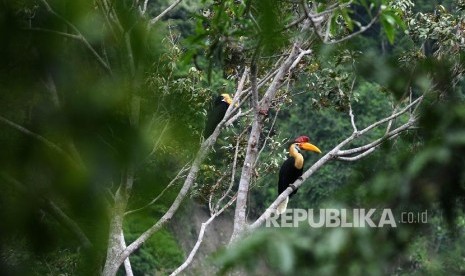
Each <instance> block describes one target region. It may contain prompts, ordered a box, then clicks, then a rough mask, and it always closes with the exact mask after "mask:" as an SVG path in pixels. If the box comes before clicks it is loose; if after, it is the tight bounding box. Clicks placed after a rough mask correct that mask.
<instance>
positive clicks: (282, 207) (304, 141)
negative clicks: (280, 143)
mask: <svg viewBox="0 0 465 276" xmlns="http://www.w3.org/2000/svg"><path fill="white" fill-rule="evenodd" d="M301 150H306V151H313V152H317V153H321V151H320V149H319V148H317V147H316V146H315V145H312V144H310V139H309V138H308V137H307V136H299V137H297V138H296V139H295V140H294V142H292V144H291V146H290V147H289V158H287V160H286V161H284V163H283V165H282V166H281V169H280V170H279V182H278V195H280V194H281V193H282V192H284V190H286V189H287V187H289V185H291V184H292V183H294V182H295V181H296V180H297V179H298V178H299V177H301V176H302V173H303V168H304V157H303V156H302V154H301V153H300V151H301ZM296 192H297V188H296V189H295V190H294V191H293V192H292V193H291V194H290V195H289V196H288V197H287V198H286V199H285V200H284V201H283V202H281V204H279V206H278V208H277V210H276V211H277V213H278V214H282V213H284V212H285V211H286V207H287V203H288V202H289V197H291V196H293V195H294V194H295V193H296Z"/></svg>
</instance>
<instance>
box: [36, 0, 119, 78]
mask: <svg viewBox="0 0 465 276" xmlns="http://www.w3.org/2000/svg"><path fill="white" fill-rule="evenodd" d="M40 1H41V2H42V3H43V4H44V6H45V8H46V9H47V11H48V12H49V13H51V14H53V15H54V16H56V17H57V18H59V19H60V20H61V21H63V22H65V23H66V25H68V26H69V27H70V28H71V29H72V30H73V31H74V32H75V33H76V34H75V35H69V37H72V38H75V39H78V40H80V41H81V42H82V43H83V44H84V45H85V46H86V47H87V48H88V49H89V50H90V51H91V53H92V54H93V55H94V56H95V58H97V61H98V62H99V63H100V64H101V65H102V66H103V68H105V69H106V70H107V71H108V73H110V74H111V68H110V66H109V65H108V64H107V63H106V62H105V61H104V60H103V58H102V57H101V56H100V55H99V53H97V51H96V50H95V49H94V47H92V45H90V43H89V41H87V39H86V38H85V37H84V36H83V35H82V33H81V32H80V31H79V29H78V28H77V27H76V26H75V25H74V24H73V23H71V22H70V21H68V20H67V19H66V18H64V17H63V16H61V15H59V14H58V13H57V12H55V10H53V9H52V7H51V6H50V5H49V3H48V2H47V1H46V0H40ZM51 32H53V31H51ZM54 33H59V34H60V35H64V34H63V33H60V32H54ZM74 36H75V37H74Z"/></svg>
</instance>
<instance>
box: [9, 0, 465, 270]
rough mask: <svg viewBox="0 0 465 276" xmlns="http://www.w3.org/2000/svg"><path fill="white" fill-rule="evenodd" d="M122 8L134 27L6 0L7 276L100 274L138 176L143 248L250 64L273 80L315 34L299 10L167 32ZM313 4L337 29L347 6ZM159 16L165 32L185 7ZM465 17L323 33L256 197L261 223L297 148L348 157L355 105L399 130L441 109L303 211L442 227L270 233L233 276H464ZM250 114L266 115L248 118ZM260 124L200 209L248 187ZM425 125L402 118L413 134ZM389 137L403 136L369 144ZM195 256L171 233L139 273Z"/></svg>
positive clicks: (310, 194) (212, 181) (403, 13)
mask: <svg viewBox="0 0 465 276" xmlns="http://www.w3.org/2000/svg"><path fill="white" fill-rule="evenodd" d="M110 2H112V3H113V4H114V7H112V11H114V14H106V13H104V12H102V9H103V8H102V5H104V2H103V1H58V0H55V1H48V2H45V1H42V0H40V1H34V0H25V1H1V2H0V57H1V63H0V110H1V111H0V126H1V128H0V145H2V149H1V151H0V187H1V188H2V193H1V195H0V221H1V227H0V271H2V273H3V272H5V273H6V274H12V275H24V274H33V275H76V274H78V275H96V274H98V273H99V272H100V271H101V269H102V266H103V263H104V262H105V255H106V250H107V240H108V228H109V223H110V221H111V217H110V214H111V212H110V211H109V209H111V208H109V207H110V206H111V205H112V203H113V201H114V195H115V194H117V190H118V187H119V185H120V183H122V182H124V179H125V177H127V175H129V174H130V171H131V169H134V174H135V178H134V186H133V189H132V194H131V197H130V200H129V202H128V211H130V210H136V209H137V211H136V212H134V213H131V214H127V215H126V217H125V220H124V233H125V236H126V243H127V244H129V243H131V242H132V241H134V240H136V239H137V237H138V236H139V235H140V234H141V233H143V232H144V231H145V230H146V229H147V228H149V227H150V226H151V225H153V223H154V221H156V220H157V219H159V218H160V217H162V216H163V214H164V213H165V212H166V210H167V209H168V207H169V206H170V204H171V202H172V201H173V199H174V198H175V197H176V195H177V193H178V191H179V185H177V184H179V183H180V182H181V179H182V177H185V175H182V177H181V179H177V180H176V181H174V182H173V183H172V184H173V185H172V186H173V187H172V188H171V189H168V190H167V192H166V193H164V194H163V197H161V198H160V200H158V201H157V202H156V203H155V204H153V205H151V206H148V207H144V206H146V204H147V203H148V202H150V201H151V200H153V199H154V198H155V197H156V196H157V195H159V194H160V193H161V192H162V191H164V189H165V188H166V187H167V185H169V183H170V181H172V180H173V178H174V177H175V176H176V174H177V172H178V171H179V170H180V169H181V168H182V167H183V166H184V165H185V164H187V163H189V162H190V161H191V160H192V158H193V156H194V154H195V152H196V150H197V149H198V147H199V144H200V142H201V141H202V140H203V139H204V138H206V137H202V130H203V127H204V121H205V116H206V114H207V110H208V109H209V108H210V102H211V100H212V99H213V98H214V97H215V96H217V94H219V93H223V92H228V93H230V91H234V90H235V88H236V87H235V85H236V82H237V81H238V79H239V77H240V76H241V74H242V72H243V70H244V66H250V63H252V62H253V61H256V60H255V59H256V57H257V56H258V57H260V58H259V59H258V60H259V61H258V62H257V63H256V65H257V67H258V71H259V74H264V72H266V71H267V70H268V69H269V68H272V67H273V66H274V63H275V62H276V60H277V58H279V57H280V56H281V55H282V53H283V51H284V50H285V48H286V47H287V46H288V45H289V43H290V41H293V39H295V37H296V36H298V32H296V31H295V30H293V29H292V28H288V27H287V25H288V24H291V23H292V22H293V21H294V20H295V18H294V17H293V16H292V12H294V11H295V10H297V9H299V4H298V3H292V1H291V2H289V3H288V2H285V1H277V0H264V1H244V4H240V3H238V2H240V1H232V0H231V1H183V2H182V3H181V4H180V5H179V6H178V7H176V9H174V10H173V11H171V12H169V13H168V14H167V15H166V16H165V17H164V18H163V20H161V21H159V22H157V24H155V25H153V26H151V27H150V28H149V27H148V25H147V24H148V20H147V18H146V17H144V16H141V11H140V9H139V7H138V6H137V5H135V4H134V3H136V2H137V1H110ZM139 2H141V1H139ZM310 2H312V3H314V4H315V5H317V4H316V3H318V7H319V10H320V11H323V10H324V9H326V8H328V6H330V3H326V2H327V1H310ZM338 2H340V3H342V4H345V3H347V2H348V1H338ZM47 3H48V4H47ZM105 3H108V2H105ZM148 3H149V4H148V8H147V14H146V16H147V17H148V18H151V17H153V16H156V15H158V14H159V13H160V12H161V11H163V10H164V9H165V8H166V7H168V6H169V4H170V2H169V1H149V2H148ZM371 4H373V6H371ZM48 5H49V6H48ZM383 5H386V6H383ZM375 8H376V9H375ZM464 8H465V3H464V2H463V1H462V0H458V1H415V5H414V3H413V2H412V1H409V0H398V1H354V5H352V6H349V7H344V8H340V9H336V11H335V12H334V16H333V17H332V18H331V20H330V23H329V25H328V32H329V33H330V34H331V37H332V38H334V39H336V38H338V37H343V36H344V35H349V34H350V33H352V32H356V31H359V30H361V26H362V25H367V24H368V23H369V22H370V21H371V20H372V19H373V18H375V19H378V20H377V23H376V24H374V25H373V26H371V28H370V29H369V30H368V31H367V32H365V33H363V34H360V35H359V36H356V37H354V38H353V39H352V40H349V41H343V42H342V43H339V44H337V45H325V43H322V41H321V37H318V35H316V34H315V33H312V34H310V35H309V36H310V38H309V40H311V41H312V49H311V50H312V51H313V52H312V54H311V55H308V56H306V57H304V59H303V60H302V61H301V63H300V64H299V66H298V68H297V69H296V70H295V71H296V72H295V74H289V78H288V79H287V80H285V85H283V86H282V87H281V89H280V90H279V92H278V95H277V97H276V99H275V100H274V101H273V103H272V108H271V111H270V113H269V114H268V117H267V118H266V119H265V124H264V125H265V126H264V132H263V135H262V139H261V140H260V141H259V143H258V144H259V146H260V148H261V147H263V151H262V152H261V155H260V157H259V161H258V163H257V167H256V170H255V171H254V176H253V181H252V189H251V191H250V193H249V194H250V200H249V203H248V205H249V208H250V209H249V210H250V211H249V213H248V216H249V219H254V218H256V217H258V216H259V215H261V214H262V213H263V212H264V211H265V210H266V208H267V207H268V206H269V204H270V203H271V202H273V201H274V200H275V198H276V196H277V175H278V170H279V166H280V165H281V163H282V162H283V160H284V159H285V158H286V155H287V150H288V142H289V141H290V140H292V139H294V138H295V137H296V136H299V135H308V136H310V139H311V141H312V142H313V143H314V144H316V145H317V146H318V147H319V148H320V149H321V150H322V151H323V152H327V151H329V150H330V149H331V148H332V147H334V146H335V145H336V144H337V143H339V142H340V141H341V140H343V139H344V138H346V137H347V136H348V135H350V134H351V132H352V126H351V122H350V117H349V116H348V112H349V103H350V104H351V106H352V108H353V113H354V114H355V122H356V124H357V126H358V127H359V128H362V127H365V126H367V125H369V124H372V123H373V122H375V121H376V120H378V119H380V118H383V117H385V116H387V115H389V114H390V113H391V111H392V107H393V106H396V105H398V104H400V103H401V102H402V101H405V99H406V98H408V97H406V95H408V94H409V93H411V95H412V96H418V95H420V94H422V93H424V92H428V93H427V97H426V99H425V100H424V104H423V106H422V108H421V110H420V120H419V125H418V129H415V130H410V131H408V132H406V133H403V134H402V135H401V136H400V137H398V139H396V140H392V141H386V143H385V144H383V146H382V147H380V148H379V149H378V150H377V151H376V152H375V153H373V154H372V155H371V156H370V157H367V159H365V160H364V161H362V162H360V163H347V162H342V161H336V160H334V161H331V162H330V163H328V164H327V165H325V166H323V167H322V168H321V169H320V170H318V171H317V172H316V173H315V174H314V175H312V177H311V178H310V179H308V180H307V181H306V182H305V184H304V185H303V186H302V187H301V188H300V190H299V191H298V193H297V194H296V196H294V197H293V198H292V199H291V201H290V205H289V206H290V207H294V208H315V209H317V208H348V209H351V208H391V209H393V210H394V212H395V214H396V215H399V214H400V213H402V212H405V211H408V212H424V211H427V212H428V223H427V224H419V223H416V224H399V227H398V228H379V229H370V228H349V229H344V228H331V229H327V228H320V229H318V228H316V229H315V228H309V227H299V228H296V229H262V230H259V231H257V232H256V233H253V234H251V235H250V236H249V237H247V238H245V239H244V240H243V241H242V242H240V243H238V244H237V245H235V246H234V247H230V248H228V249H227V250H225V251H223V252H221V253H220V254H219V255H218V257H217V259H216V260H217V264H218V267H219V268H220V269H222V270H223V271H227V270H228V269H232V268H235V267H238V266H241V265H245V266H246V268H247V269H250V271H251V273H254V272H255V273H260V274H264V273H265V272H268V273H270V274H280V275H281V274H284V275H305V274H308V273H314V274H318V275H322V274H323V275H334V274H350V275H360V274H370V275H373V274H374V275H378V274H386V273H390V274H402V275H407V274H408V275H410V274H418V275H422V274H434V275H436V274H452V275H455V274H463V273H464V271H465V267H464V266H463V265H462V264H460V263H463V258H464V256H465V249H463V248H462V246H460V245H461V244H463V242H464V241H465V215H464V213H463V211H462V210H463V207H464V206H463V199H464V196H465V188H464V185H465V184H464V183H465V174H464V172H465V167H464V166H465V162H464V161H465V160H464V156H465V152H464V151H465V129H464V126H465V113H464V112H465V108H464V100H465V98H464V97H465V93H464V88H465V81H464V78H463V76H464V72H465V71H464V70H465V68H464V64H465V53H464V50H465V41H464V37H465V27H464V26H465V25H464V24H465V17H464ZM375 10H379V11H380V13H379V15H376V16H375V14H374V11H375ZM381 11H382V12H381ZM115 18H116V20H115ZM115 22H118V23H115ZM276 30H282V31H279V32H277V31H276ZM291 75H292V77H291ZM258 77H260V78H261V77H264V76H262V75H259V76H258ZM259 92H260V94H263V93H264V91H263V89H261V90H260V91H259ZM249 107H250V101H249V100H247V102H246V104H245V105H244V106H243V109H244V110H247V109H248V108H249ZM252 117H253V116H251V115H250V114H245V115H244V116H242V117H241V118H240V120H238V121H237V122H235V123H234V124H233V125H232V126H228V127H227V128H225V129H224V130H223V131H222V133H221V136H220V138H219V140H218V142H217V144H216V145H215V146H214V150H213V151H212V152H211V153H210V154H209V156H208V158H207V160H206V161H205V162H204V163H203V164H202V166H201V170H200V174H199V176H198V178H197V179H196V181H195V184H194V185H193V188H192V189H191V191H190V195H191V196H192V198H194V199H195V200H196V201H197V202H200V203H201V204H204V205H206V203H207V202H208V200H209V198H210V196H212V198H213V199H217V198H220V197H221V196H222V193H223V192H224V191H225V190H226V189H227V187H228V186H229V185H230V183H231V182H230V177H231V174H232V170H233V167H234V166H233V164H232V161H233V160H234V159H235V156H234V155H235V152H236V147H237V148H238V149H240V150H238V154H237V160H238V162H237V164H238V165H237V167H236V171H235V173H236V177H235V179H233V180H235V181H236V182H237V181H238V178H239V175H240V167H241V165H242V163H243V160H244V156H245V147H246V144H247V139H248V135H247V133H248V132H247V130H249V128H248V126H249V125H250V123H251V121H252ZM406 120H408V116H402V117H399V118H398V119H397V120H396V122H394V125H400V124H401V123H403V122H405V121H406ZM384 133H385V126H384V125H383V126H382V127H379V128H377V129H375V130H374V131H372V132H370V133H369V134H368V135H365V136H363V137H360V139H358V140H356V141H355V142H354V143H352V144H351V146H360V145H363V144H365V143H366V142H368V141H371V140H373V139H376V138H379V137H382V136H383V135H384ZM305 157H306V165H305V168H308V167H309V166H310V165H311V164H313V163H314V162H316V160H318V156H317V155H316V154H306V156H305ZM226 180H227V181H226ZM234 188H236V186H234ZM141 207H144V208H142V209H140V210H139V208H141ZM57 209H59V210H61V211H62V212H63V213H64V214H66V217H63V216H61V215H60V212H59V211H57ZM189 214H190V213H189V210H187V211H186V210H185V211H184V214H183V215H184V216H189ZM67 218H69V219H70V220H72V221H73V222H74V223H75V224H72V223H69V221H68V220H67ZM76 225H77V228H79V229H78V231H77V230H76V227H75V226H76ZM189 229H193V228H189ZM77 232H78V234H77ZM79 232H81V233H83V234H84V235H85V236H86V237H87V238H88V242H90V244H91V245H88V244H87V242H86V240H85V239H84V240H83V239H82V237H80V236H79ZM189 234H190V235H189V236H191V234H192V233H189ZM186 255H187V254H186V252H183V250H182V249H181V248H180V245H179V243H178V241H177V237H175V236H174V235H173V233H171V232H170V228H168V227H167V228H162V229H161V230H160V231H158V232H156V233H155V234H154V235H153V236H152V237H151V238H150V239H149V240H147V241H146V242H145V243H144V245H143V246H142V247H141V248H140V249H138V250H137V251H136V252H135V253H134V254H133V255H131V263H132V266H133V270H134V273H135V274H136V275H146V274H156V275H158V274H161V275H165V274H168V273H170V272H171V271H172V270H173V269H175V268H176V267H177V266H179V265H180V264H181V263H182V262H183V261H184V258H185V257H186ZM26 264H27V265H26ZM248 271H249V270H248ZM123 273H124V272H123V269H122V268H120V271H119V274H123Z"/></svg>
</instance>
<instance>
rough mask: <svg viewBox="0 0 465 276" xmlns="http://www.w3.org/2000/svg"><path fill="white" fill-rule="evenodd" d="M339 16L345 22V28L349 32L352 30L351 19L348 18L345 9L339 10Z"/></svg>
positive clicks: (352, 23)
mask: <svg viewBox="0 0 465 276" xmlns="http://www.w3.org/2000/svg"><path fill="white" fill-rule="evenodd" d="M341 15H342V18H344V21H345V22H346V25H347V28H349V30H350V31H353V30H354V22H353V21H352V18H350V16H349V12H348V10H347V9H342V10H341Z"/></svg>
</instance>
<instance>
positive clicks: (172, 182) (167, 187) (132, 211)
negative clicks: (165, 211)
mask: <svg viewBox="0 0 465 276" xmlns="http://www.w3.org/2000/svg"><path fill="white" fill-rule="evenodd" d="M188 169H189V164H186V165H185V166H184V167H182V169H181V170H180V171H179V172H178V174H177V175H176V176H175V177H174V178H173V179H172V180H171V181H170V183H169V184H168V185H167V186H166V187H165V189H163V191H161V193H160V194H158V196H157V197H156V198H154V199H152V201H150V202H149V203H147V204H146V205H144V206H142V207H140V208H137V209H134V210H130V211H127V212H125V213H124V215H125V216H127V215H130V214H133V213H136V212H139V211H142V210H144V209H145V208H147V207H149V206H151V205H153V204H155V202H157V201H158V200H159V199H160V198H161V197H162V196H163V195H164V194H165V192H166V191H167V190H168V189H169V188H171V187H173V186H174V184H175V183H176V181H177V180H178V179H180V178H181V177H182V174H183V173H184V172H186V171H187V170H188Z"/></svg>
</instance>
